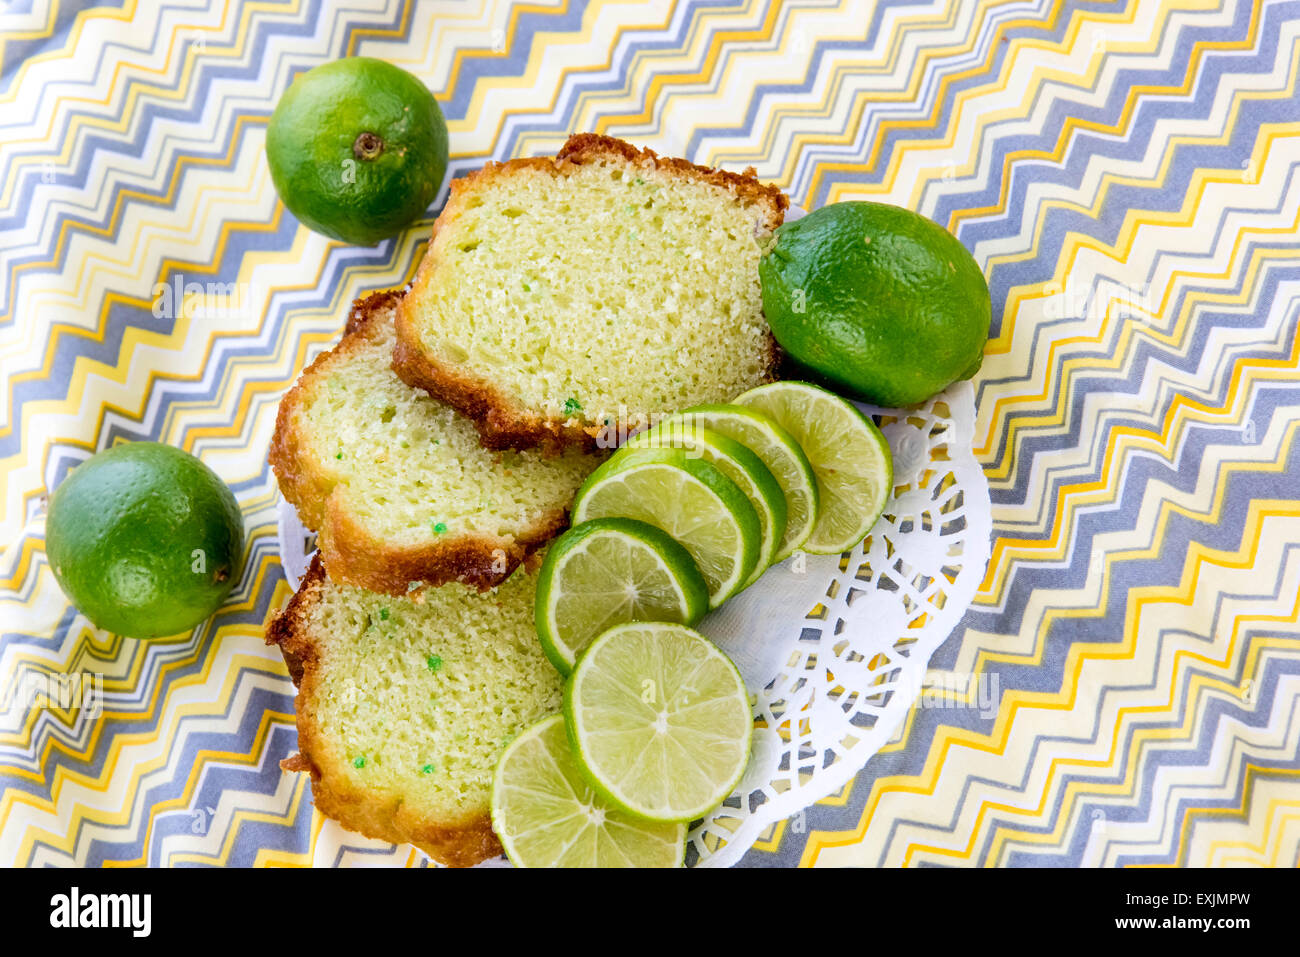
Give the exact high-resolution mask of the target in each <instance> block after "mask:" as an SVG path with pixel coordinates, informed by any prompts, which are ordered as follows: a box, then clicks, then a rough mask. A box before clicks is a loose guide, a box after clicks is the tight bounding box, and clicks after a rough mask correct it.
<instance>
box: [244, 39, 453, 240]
mask: <svg viewBox="0 0 1300 957" xmlns="http://www.w3.org/2000/svg"><path fill="white" fill-rule="evenodd" d="M266 159H267V162H268V163H269V164H270V167H271V179H272V181H273V182H274V183H275V188H276V190H277V191H278V192H279V194H280V198H281V199H282V200H284V204H285V206H287V207H288V208H289V211H290V212H292V213H293V214H294V215H295V216H297V217H298V219H299V220H301V221H302V222H303V223H305V224H306V225H307V226H308V227H310V228H311V229H314V230H316V232H318V233H323V234H324V235H326V236H329V237H331V238H332V239H341V240H343V241H344V242H348V243H354V244H356V245H359V246H373V245H375V244H376V243H378V242H380V241H381V240H384V239H387V238H389V237H390V236H393V235H396V234H397V233H399V232H401V231H402V230H403V229H405V228H406V227H407V226H409V225H411V223H413V222H414V221H415V220H417V219H418V218H419V217H420V216H422V215H423V214H424V212H425V210H427V209H428V208H429V204H430V203H432V202H433V198H434V196H436V195H437V193H438V187H439V185H441V183H442V178H443V175H444V174H445V173H446V171H447V124H446V121H445V120H444V119H443V116H442V110H441V109H439V107H438V103H437V101H436V100H435V99H434V98H433V94H432V93H430V92H429V89H428V87H426V86H425V85H424V84H423V83H421V82H420V81H419V80H418V79H416V78H415V77H414V76H412V75H411V74H410V73H408V72H406V71H405V70H403V69H402V68H401V67H396V66H393V65H392V64H391V63H386V62H384V61H383V60H375V59H372V58H370V57H347V58H345V59H342V60H335V61H333V62H331V63H325V64H322V65H321V66H318V67H315V68H314V69H311V70H308V71H307V72H306V73H304V74H302V75H301V76H299V77H298V78H297V79H295V80H294V81H293V83H292V84H290V86H289V89H288V90H287V91H285V94H284V95H283V96H282V97H280V102H279V103H278V104H276V107H275V112H274V113H272V114H271V122H270V125H269V126H268V127H267V130H266Z"/></svg>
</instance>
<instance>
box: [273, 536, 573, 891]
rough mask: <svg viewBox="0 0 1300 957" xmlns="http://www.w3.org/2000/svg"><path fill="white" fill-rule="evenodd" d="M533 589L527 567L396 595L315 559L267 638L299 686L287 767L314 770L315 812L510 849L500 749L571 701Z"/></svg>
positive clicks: (433, 838)
mask: <svg viewBox="0 0 1300 957" xmlns="http://www.w3.org/2000/svg"><path fill="white" fill-rule="evenodd" d="M536 587H537V583H536V579H535V577H534V576H533V575H532V574H530V573H529V572H528V571H527V570H526V569H520V570H519V571H517V572H516V573H515V574H514V575H512V576H511V577H510V578H509V579H507V580H506V581H505V582H504V583H503V584H502V585H500V586H499V587H498V588H496V589H493V590H491V591H486V592H480V591H477V590H475V589H472V588H469V587H467V586H464V585H459V584H450V585H445V586H443V587H442V588H430V589H428V590H427V591H425V592H423V593H422V594H421V595H419V596H416V597H398V596H391V595H383V594H379V593H376V592H372V591H368V590H366V589H364V588H357V587H355V586H352V585H339V584H336V583H334V582H332V581H331V580H330V579H329V577H328V576H327V575H326V574H325V570H324V567H323V566H322V564H321V561H320V557H319V556H317V557H316V558H315V559H314V560H313V562H312V566H311V569H310V570H309V571H308V573H307V574H306V576H304V578H303V580H302V584H301V585H300V586H299V588H298V592H297V594H295V595H294V596H293V599H292V600H291V601H290V602H289V604H288V606H287V607H286V608H285V609H284V611H282V612H281V613H280V614H279V615H278V616H277V617H276V618H274V619H273V620H272V621H271V622H270V624H269V625H268V627H267V638H266V640H267V643H268V644H276V645H279V647H280V651H281V653H282V654H283V655H284V660H285V664H286V665H287V666H288V669H289V674H290V676H291V677H292V678H293V681H294V684H295V685H297V686H298V696H297V698H296V699H295V711H296V713H297V722H298V754H296V755H294V756H293V757H292V758H289V759H287V760H286V761H285V762H283V766H284V768H285V770H287V771H305V772H307V773H309V774H310V775H311V788H312V798H313V801H314V803H315V805H316V809H317V810H318V811H320V812H321V813H322V814H325V815H326V816H328V817H332V818H334V819H335V820H336V821H338V822H339V823H340V824H342V825H343V826H344V827H345V828H348V829H349V830H352V831H358V832H360V833H362V834H364V835H366V836H367V837H373V838H377V839H379V840H384V841H391V842H393V843H394V844H414V845H415V846H416V847H418V848H420V849H421V850H422V851H424V852H425V853H427V854H428V855H429V856H430V857H432V858H434V859H435V860H437V861H440V862H441V863H443V864H449V865H452V866H469V865H472V864H477V863H478V862H479V861H482V860H486V859H487V858H489V857H495V856H496V855H498V854H500V853H501V846H500V845H499V844H498V843H497V839H496V836H495V835H494V834H493V833H492V823H491V819H490V802H491V797H492V772H493V769H494V768H495V766H496V762H497V758H499V757H500V756H501V753H502V752H503V751H504V750H505V746H506V744H508V743H509V741H510V740H511V739H512V738H513V737H514V735H516V734H518V733H519V732H520V731H522V730H524V729H525V728H527V727H529V726H530V725H531V724H533V722H535V721H538V720H540V719H541V718H543V717H545V716H546V715H548V714H553V713H555V712H557V711H559V710H560V704H561V687H562V683H563V679H562V678H561V677H560V674H559V672H557V671H556V670H555V669H554V668H553V667H552V666H551V664H550V662H548V661H547V660H546V655H545V654H543V653H542V647H541V644H540V643H539V642H538V640H537V633H536V631H535V630H534V628H533V595H534V592H535V591H536Z"/></svg>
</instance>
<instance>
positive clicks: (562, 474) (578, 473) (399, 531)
mask: <svg viewBox="0 0 1300 957" xmlns="http://www.w3.org/2000/svg"><path fill="white" fill-rule="evenodd" d="M400 300H401V296H400V294H396V293H379V294H376V295H373V296H370V297H369V298H367V299H364V300H359V301H358V302H357V303H355V304H354V306H353V309H352V313H351V316H350V318H349V321H348V326H347V331H346V333H345V334H344V336H343V339H342V341H341V342H339V344H338V345H337V346H336V347H335V348H334V349H332V350H331V351H329V352H327V353H325V354H324V355H322V356H320V357H319V358H318V359H317V360H316V361H315V362H313V363H312V364H311V366H309V367H308V368H307V369H306V370H305V371H304V372H303V374H302V376H301V377H300V378H299V380H298V382H297V384H296V385H295V386H294V387H293V389H291V390H290V391H289V393H288V394H287V395H286V396H285V397H284V399H283V401H281V403H280V410H279V415H278V416H277V419H276V429H275V437H274V439H273V441H272V443H271V454H270V461H271V466H272V468H273V470H274V471H275V474H276V478H277V479H278V480H279V483H280V491H281V492H282V493H283V495H284V497H285V498H286V499H287V500H288V501H289V502H291V503H292V504H293V505H294V507H295V508H297V509H298V514H299V516H300V517H301V519H302V521H303V524H304V525H306V526H307V527H308V528H312V529H315V530H316V531H317V532H318V533H319V534H318V539H319V546H320V550H321V553H322V555H323V556H324V558H325V564H326V567H327V568H328V569H329V573H330V575H331V577H333V578H336V579H337V580H339V581H342V582H348V583H351V584H355V585H361V586H364V587H366V588H370V589H373V590H375V591H384V592H388V593H390V594H398V595H400V594H405V593H406V592H407V591H408V589H410V588H411V587H413V586H412V583H417V584H416V586H415V587H419V586H422V585H440V584H442V583H444V582H449V581H461V582H465V583H468V584H471V585H475V586H477V587H480V588H488V587H491V586H493V585H495V584H498V583H499V582H502V581H504V580H505V579H506V577H507V576H509V575H510V573H511V572H512V571H514V569H515V568H516V567H517V566H518V565H519V563H520V562H521V561H522V560H523V559H524V558H525V557H526V556H527V555H528V554H529V553H531V552H532V551H533V550H534V549H536V548H538V547H539V546H541V545H542V544H544V543H545V542H547V541H549V540H550V539H551V538H552V537H554V536H555V535H557V534H558V533H559V532H561V531H563V530H564V528H565V527H566V526H567V524H568V506H569V503H570V501H571V500H572V499H573V494H574V492H575V491H576V490H577V488H578V486H579V485H580V484H581V483H582V480H583V479H584V478H585V477H586V476H587V474H588V473H589V472H591V470H592V469H594V468H595V467H596V465H597V464H599V459H598V458H597V457H596V456H595V455H592V454H585V453H583V452H581V451H579V450H573V451H568V452H565V453H564V454H562V455H559V456H556V457H552V458H546V457H544V456H543V455H542V454H541V453H540V452H536V451H531V452H518V451H502V452H493V451H489V450H487V449H485V448H483V446H482V445H481V444H480V442H479V435H478V432H477V431H476V429H475V427H474V425H473V423H472V422H470V420H468V419H466V418H465V417H464V416H462V415H460V414H459V413H458V412H456V410H454V409H453V408H451V407H450V406H448V405H445V404H443V403H442V402H439V401H437V400H436V399H433V398H431V397H430V396H428V395H427V394H425V393H424V392H422V391H420V390H417V389H412V388H411V387H410V386H408V385H406V383H404V382H402V380H401V379H399V378H398V377H397V375H396V374H395V373H394V372H393V370H392V368H391V361H392V353H393V343H394V332H393V319H394V312H395V310H396V308H397V305H398V303H399V302H400Z"/></svg>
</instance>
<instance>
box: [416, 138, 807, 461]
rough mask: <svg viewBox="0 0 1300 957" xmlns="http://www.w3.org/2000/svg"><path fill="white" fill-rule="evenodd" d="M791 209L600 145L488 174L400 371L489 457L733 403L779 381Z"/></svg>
mask: <svg viewBox="0 0 1300 957" xmlns="http://www.w3.org/2000/svg"><path fill="white" fill-rule="evenodd" d="M788 206H789V202H788V200H787V199H786V197H785V196H784V195H783V194H782V193H781V191H780V190H779V189H777V188H776V187H774V186H767V185H764V184H762V183H760V182H759V181H758V180H757V178H756V177H755V175H754V171H753V170H752V169H750V170H747V171H746V173H745V174H744V175H737V174H734V173H727V172H722V171H720V170H713V169H707V168H705V167H700V166H694V165H692V164H690V163H688V162H686V161H685V160H678V159H664V158H661V157H658V156H656V155H655V154H654V153H653V152H651V151H650V150H637V149H636V148H634V147H633V146H631V145H629V144H627V143H624V142H623V141H621V140H616V139H611V138H609V137H605V136H596V135H593V134H580V135H577V136H573V137H571V138H570V139H569V141H568V142H567V143H566V144H565V145H564V148H563V149H561V151H560V153H559V155H558V156H556V157H555V158H554V159H552V158H549V157H544V158H534V159H518V160H511V161H510V162H508V163H489V164H488V165H487V166H485V167H484V168H483V169H482V170H480V171H478V172H476V173H473V174H471V175H469V176H467V177H465V178H464V179H460V180H457V181H456V182H454V183H453V184H452V187H451V197H450V199H449V200H448V202H447V205H446V207H445V208H444V209H443V211H442V214H441V215H440V216H439V217H438V220H437V222H436V223H435V225H434V229H433V238H432V241H431V242H430V245H429V248H428V250H427V252H426V253H425V255H424V258H423V260H422V261H421V263H420V266H419V269H418V271H417V273H416V277H415V281H414V283H413V285H412V287H411V289H410V291H409V293H408V294H407V295H406V297H405V298H404V299H403V300H402V302H401V304H400V305H399V307H398V319H397V335H398V345H397V348H396V350H395V352H394V357H393V366H394V368H395V369H396V370H397V372H398V374H399V375H400V376H401V377H402V378H403V379H404V380H405V381H406V382H408V383H410V384H411V385H415V386H419V387H420V388H423V389H425V390H427V391H428V392H429V393H431V394H432V395H434V396H437V397H438V398H439V399H441V400H443V401H444V402H447V403H448V404H450V405H452V406H455V407H456V408H457V409H459V410H460V411H461V412H463V413H464V414H465V415H467V416H469V417H470V418H472V419H473V420H474V421H475V423H476V424H477V425H478V428H479V431H480V433H481V435H482V437H483V442H484V444H485V445H486V446H488V447H489V448H517V449H523V448H532V447H534V446H538V445H547V446H565V445H573V444H578V445H587V446H591V445H601V446H604V447H612V446H613V445H615V444H617V442H618V440H619V437H625V436H626V434H627V432H628V431H630V430H632V429H634V428H636V427H637V426H639V425H643V424H646V423H648V422H649V421H651V420H652V419H653V418H656V417H658V416H659V415H662V414H667V413H671V412H675V411H678V410H680V409H683V408H686V407H687V406H691V405H696V404H699V403H703V402H726V401H730V400H731V399H732V398H734V397H735V396H737V395H739V394H740V393H741V392H744V391H745V390H747V389H750V388H753V387H754V386H756V385H759V384H761V383H763V382H765V381H767V380H769V379H770V378H771V377H772V374H773V372H774V367H775V364H776V359H777V349H776V343H775V341H774V340H773V338H772V335H771V333H770V332H769V330H768V327H767V323H766V321H765V320H764V318H763V310H762V300H761V295H760V289H759V279H758V262H759V258H760V256H761V255H762V253H763V251H764V249H765V246H766V244H767V242H768V239H769V237H770V236H771V234H772V231H773V230H775V229H776V228H777V227H778V226H779V225H781V222H782V220H783V218H784V215H785V210H786V208H787V207H788ZM619 429H622V430H623V431H621V432H620V431H617V430H619ZM602 436H603V437H604V439H605V441H601V438H602Z"/></svg>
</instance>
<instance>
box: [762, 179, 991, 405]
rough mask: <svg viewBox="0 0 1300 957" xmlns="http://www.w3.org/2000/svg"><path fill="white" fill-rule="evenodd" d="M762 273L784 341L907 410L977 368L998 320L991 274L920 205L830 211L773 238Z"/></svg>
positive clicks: (845, 387) (816, 368)
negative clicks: (988, 277) (986, 276)
mask: <svg viewBox="0 0 1300 957" xmlns="http://www.w3.org/2000/svg"><path fill="white" fill-rule="evenodd" d="M759 276H760V278H761V280H762V287H763V311H764V313H765V314H766V316H767V321H768V324H769V325H770V326H771V328H772V334H773V335H774V336H775V337H776V340H777V342H779V343H780V344H781V346H782V348H783V349H785V351H786V352H787V353H788V354H789V356H790V357H791V358H792V359H793V360H794V363H795V368H802V369H805V370H812V371H813V372H815V373H816V374H817V377H818V378H820V379H821V380H822V381H824V382H827V383H829V384H831V386H832V388H835V389H836V391H841V392H847V393H849V394H850V395H853V396H855V397H856V398H860V399H863V400H865V401H867V402H871V403H874V404H876V405H879V406H885V407H888V408H898V407H902V406H909V405H915V404H917V403H919V402H924V401H925V400H926V399H928V398H930V397H931V396H932V395H934V394H935V393H937V392H941V391H942V390H943V389H945V388H947V387H948V386H949V385H951V384H952V383H953V382H956V381H957V380H958V379H968V378H970V377H971V376H973V375H974V374H975V373H976V372H978V371H979V367H980V362H981V360H982V358H983V353H984V344H985V342H986V341H987V340H988V335H989V322H990V319H991V315H992V307H991V303H990V300H989V287H988V283H987V282H986V281H985V279H984V273H983V272H982V271H981V270H980V267H979V265H978V264H977V263H976V262H975V259H974V258H973V257H972V256H971V254H970V253H969V252H967V251H966V248H965V247H964V246H962V244H961V243H960V242H958V241H957V238H956V237H955V236H953V235H952V234H951V233H950V232H948V231H947V230H946V229H944V228H943V227H942V226H939V225H938V224H937V223H934V222H932V221H930V220H928V219H926V218H925V217H924V216H920V215H918V214H916V213H914V212H912V211H911V210H907V209H903V208H901V207H899V206H887V205H884V204H881V203H867V202H847V203H834V204H832V205H830V206H823V207H822V208H821V209H818V210H816V211H814V212H812V213H809V214H808V215H807V216H805V217H804V218H803V219H799V220H795V221H794V222H791V223H786V224H785V225H784V226H782V227H780V228H779V229H778V230H777V231H776V234H775V243H774V245H772V246H771V247H770V248H769V249H768V251H767V253H766V254H765V255H764V256H763V259H762V261H761V262H760V264H759Z"/></svg>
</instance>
